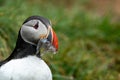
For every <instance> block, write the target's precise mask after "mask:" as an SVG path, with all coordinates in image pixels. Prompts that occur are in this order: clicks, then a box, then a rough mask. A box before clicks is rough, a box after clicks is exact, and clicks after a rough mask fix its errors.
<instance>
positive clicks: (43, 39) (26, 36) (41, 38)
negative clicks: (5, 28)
mask: <svg viewBox="0 0 120 80" xmlns="http://www.w3.org/2000/svg"><path fill="white" fill-rule="evenodd" d="M20 35H21V38H22V39H23V40H24V41H25V42H27V43H29V44H31V45H34V46H36V47H37V49H39V48H44V49H45V50H47V51H52V52H56V51H57V50H58V38H57V36H56V33H55V32H54V30H53V29H52V27H51V23H50V21H49V20H48V19H46V18H44V17H41V16H31V17H29V18H27V19H26V20H25V21H24V22H23V25H22V27H21V29H20ZM39 50H40V49H39Z"/></svg>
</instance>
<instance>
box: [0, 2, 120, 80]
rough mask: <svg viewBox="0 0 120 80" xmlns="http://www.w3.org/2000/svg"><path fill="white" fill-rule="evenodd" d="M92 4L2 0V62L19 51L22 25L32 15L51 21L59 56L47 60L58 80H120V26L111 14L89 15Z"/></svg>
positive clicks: (0, 49) (0, 8) (0, 22)
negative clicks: (18, 36)
mask: <svg viewBox="0 0 120 80" xmlns="http://www.w3.org/2000/svg"><path fill="white" fill-rule="evenodd" d="M89 2H90V1H89V0H60V1H57V0H51V1H49V0H0V55H1V56H0V59H5V58H6V57H8V56H9V55H10V53H11V52H12V50H13V49H14V47H15V44H16V39H17V34H18V31H19V29H20V27H21V25H22V22H23V21H24V20H25V19H26V18H27V17H29V16H31V15H40V16H44V17H46V18H48V19H50V20H51V22H52V25H53V28H54V29H55V31H56V33H57V35H58V38H59V52H58V54H56V55H54V56H53V57H51V54H50V55H45V56H43V58H44V59H45V61H46V62H47V63H48V65H49V66H50V68H51V70H52V72H53V78H54V80H119V79H120V58H119V56H120V46H119V45H120V23H119V22H118V21H113V16H114V15H112V14H111V13H109V14H108V13H107V14H105V15H99V14H97V13H95V12H94V11H87V10H86V9H85V8H84V5H86V4H88V3H89Z"/></svg>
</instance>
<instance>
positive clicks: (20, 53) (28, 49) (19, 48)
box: [0, 33, 40, 66]
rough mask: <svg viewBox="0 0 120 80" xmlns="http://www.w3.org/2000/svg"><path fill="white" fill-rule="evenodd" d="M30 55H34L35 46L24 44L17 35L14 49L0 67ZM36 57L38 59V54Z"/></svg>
mask: <svg viewBox="0 0 120 80" xmlns="http://www.w3.org/2000/svg"><path fill="white" fill-rule="evenodd" d="M30 55H33V56H34V55H36V46H35V45H32V44H29V43H27V42H25V41H24V40H23V39H22V37H21V35H20V33H19V35H18V39H17V43H16V47H15V49H14V50H13V52H12V53H11V55H10V56H9V57H8V58H7V59H6V60H4V61H1V62H0V66H1V65H3V64H5V63H6V62H8V61H10V60H12V59H20V58H24V57H27V56H30ZM36 56H37V57H40V54H37V55H36Z"/></svg>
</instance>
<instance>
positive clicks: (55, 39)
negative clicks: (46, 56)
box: [52, 29, 58, 51]
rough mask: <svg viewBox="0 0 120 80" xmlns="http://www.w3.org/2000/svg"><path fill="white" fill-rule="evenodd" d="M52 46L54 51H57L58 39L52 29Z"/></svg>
mask: <svg viewBox="0 0 120 80" xmlns="http://www.w3.org/2000/svg"><path fill="white" fill-rule="evenodd" d="M52 45H53V46H54V47H55V49H56V51H58V38H57V35H56V33H55V32H54V30H53V29H52Z"/></svg>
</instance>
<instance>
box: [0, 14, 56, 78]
mask: <svg viewBox="0 0 120 80" xmlns="http://www.w3.org/2000/svg"><path fill="white" fill-rule="evenodd" d="M57 51H58V38H57V35H56V33H55V31H54V30H53V28H52V25H51V22H50V21H49V20H48V19H47V18H44V17H42V16H30V17H28V18H27V19H26V20H25V21H24V22H23V24H22V27H21V28H20V30H19V33H18V38H17V41H16V46H15V48H14V50H13V52H12V53H11V54H10V56H9V57H8V58H6V59H5V60H3V61H0V80H52V72H51V70H50V68H49V67H48V65H47V64H46V62H45V61H44V60H43V59H42V58H41V57H42V56H41V54H45V53H47V52H50V53H56V52H57Z"/></svg>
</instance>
